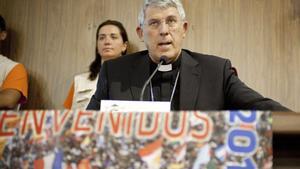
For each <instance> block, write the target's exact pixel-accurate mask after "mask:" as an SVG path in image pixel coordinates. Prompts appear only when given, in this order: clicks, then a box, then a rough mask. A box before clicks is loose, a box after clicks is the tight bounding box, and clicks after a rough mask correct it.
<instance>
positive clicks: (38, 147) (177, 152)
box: [0, 110, 273, 169]
mask: <svg viewBox="0 0 300 169" xmlns="http://www.w3.org/2000/svg"><path fill="white" fill-rule="evenodd" d="M0 155H1V156H0V168H1V169H4V168H13V169H15V168H23V169H31V168H34V169H35V168H36V169H44V168H45V169H90V168H91V169H92V168H93V169H103V168H106V169H206V168H209V169H219V168H228V169H242V168H247V169H249V168H264V169H267V168H272V158H273V155H272V118H271V112H262V111H216V112H199V111H179V112H153V113H144V112H132V113H123V112H99V111H80V110H77V111H75V110H74V111H71V110H64V111H60V110H44V111H22V112H14V111H0Z"/></svg>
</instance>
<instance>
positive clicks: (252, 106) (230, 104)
mask: <svg viewBox="0 0 300 169" xmlns="http://www.w3.org/2000/svg"><path fill="white" fill-rule="evenodd" d="M224 91H225V101H226V105H227V109H239V110H272V111H291V110H290V109H288V108H286V107H284V106H282V105H281V104H280V103H278V102H276V101H274V100H272V99H269V98H265V97H263V96H262V95H261V94H259V93H258V92H256V91H254V90H253V89H251V88H249V87H248V86H247V85H246V84H244V83H243V82H242V81H241V80H240V79H239V78H238V77H237V76H236V74H235V72H234V71H233V70H232V69H231V63H230V61H229V60H227V61H226V63H225V66H224Z"/></svg>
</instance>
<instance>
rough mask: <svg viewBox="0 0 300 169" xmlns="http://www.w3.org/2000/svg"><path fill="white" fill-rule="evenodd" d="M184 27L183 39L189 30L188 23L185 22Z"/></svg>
mask: <svg viewBox="0 0 300 169" xmlns="http://www.w3.org/2000/svg"><path fill="white" fill-rule="evenodd" d="M182 26H183V31H184V33H183V37H184V38H185V36H186V33H187V31H188V28H189V23H188V22H187V21H185V22H184V23H183V25H182Z"/></svg>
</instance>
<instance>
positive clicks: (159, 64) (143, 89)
mask: <svg viewBox="0 0 300 169" xmlns="http://www.w3.org/2000/svg"><path fill="white" fill-rule="evenodd" d="M167 60H168V57H167V56H165V55H163V56H161V57H160V59H159V63H158V65H157V67H156V69H155V70H154V71H153V73H152V74H151V76H150V77H149V78H148V79H147V81H146V82H145V83H144V86H143V88H142V92H141V95H140V101H143V100H144V93H145V89H146V87H147V85H148V84H149V83H150V81H151V79H152V78H153V76H154V75H155V73H156V72H157V71H158V69H159V67H160V66H161V65H163V64H166V63H167Z"/></svg>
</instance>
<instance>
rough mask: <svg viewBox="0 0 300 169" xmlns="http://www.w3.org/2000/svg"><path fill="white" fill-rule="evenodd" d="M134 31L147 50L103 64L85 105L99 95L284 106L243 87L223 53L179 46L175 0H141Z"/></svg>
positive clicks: (176, 105)
mask: <svg viewBox="0 0 300 169" xmlns="http://www.w3.org/2000/svg"><path fill="white" fill-rule="evenodd" d="M138 19H139V26H138V27H137V29H136V31H137V34H138V36H139V38H140V39H141V40H142V41H144V43H145V45H146V47H147V50H145V51H141V52H137V53H134V54H130V55H128V56H125V57H122V58H119V59H116V60H112V61H108V62H106V63H104V64H103V67H102V69H101V71H100V77H99V80H98V84H97V90H96V92H95V94H94V95H93V97H92V99H91V101H90V103H89V105H88V108H87V109H94V110H99V108H100V101H101V100H139V98H140V93H141V91H142V88H143V85H144V83H145V81H147V79H148V78H149V76H150V74H152V72H153V71H155V70H156V68H157V65H158V64H159V65H160V64H161V63H162V62H166V63H165V65H161V66H159V70H158V72H157V73H155V74H154V76H153V78H151V80H150V82H149V85H148V87H147V88H146V90H145V96H142V97H143V98H144V100H148V101H169V102H170V103H171V110H226V109H243V110H244V109H256V110H281V111H287V110H288V109H287V108H286V107H284V106H282V105H280V104H279V103H277V102H275V101H273V100H271V99H268V98H264V97H263V96H261V95H260V94H259V93H257V92H255V91H254V90H252V89H250V88H249V87H247V86H246V85H245V84H244V83H243V82H242V81H241V80H240V79H239V78H238V77H237V76H236V74H235V72H234V70H233V69H232V67H231V63H230V61H229V60H228V59H223V58H220V57H216V56H210V55H204V54H200V53H195V52H192V51H189V50H185V49H182V43H183V39H184V38H185V36H186V32H187V30H188V22H187V20H186V18H185V11H184V9H183V6H182V3H181V2H180V1H179V0H145V2H144V6H143V8H142V10H141V12H140V15H139V18H138Z"/></svg>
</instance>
